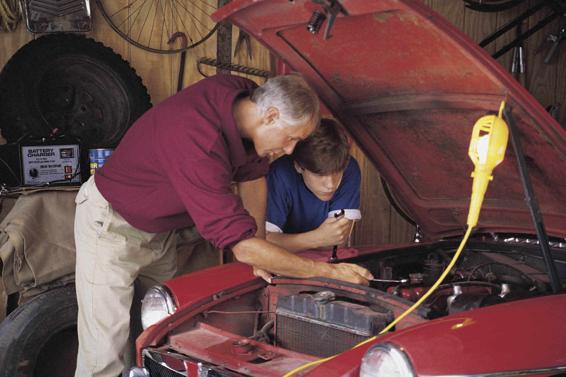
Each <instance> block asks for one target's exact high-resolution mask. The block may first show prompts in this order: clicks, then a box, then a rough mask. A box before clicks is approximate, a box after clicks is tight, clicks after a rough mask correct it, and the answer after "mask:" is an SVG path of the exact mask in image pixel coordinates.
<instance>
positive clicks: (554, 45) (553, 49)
mask: <svg viewBox="0 0 566 377" xmlns="http://www.w3.org/2000/svg"><path fill="white" fill-rule="evenodd" d="M564 38H566V13H564V14H563V15H562V17H561V19H560V26H559V28H558V32H557V33H554V34H549V35H548V36H547V37H546V42H547V43H550V44H551V45H550V49H549V50H548V53H547V54H546V57H545V58H544V64H549V63H550V62H551V61H552V59H553V57H554V56H555V55H558V48H559V47H560V42H562V40H563V39H564Z"/></svg>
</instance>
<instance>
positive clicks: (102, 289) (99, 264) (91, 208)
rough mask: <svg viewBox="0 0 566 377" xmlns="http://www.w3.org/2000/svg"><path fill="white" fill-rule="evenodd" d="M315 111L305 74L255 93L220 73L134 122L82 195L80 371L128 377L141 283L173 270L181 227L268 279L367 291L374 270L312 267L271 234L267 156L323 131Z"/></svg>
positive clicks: (248, 84)
mask: <svg viewBox="0 0 566 377" xmlns="http://www.w3.org/2000/svg"><path fill="white" fill-rule="evenodd" d="M318 106H319V105H318V100H317V98H316V95H315V94H314V92H313V91H312V90H311V89H310V88H309V87H308V86H307V84H306V83H305V82H304V80H302V79H301V78H300V77H298V76H281V77H276V78H274V79H271V80H269V81H267V82H266V83H265V84H264V85H262V86H261V87H259V88H256V85H255V84H254V83H253V82H252V81H250V80H247V79H244V78H240V77H235V76H215V77H211V78H208V79H205V80H202V81H200V82H198V83H197V84H195V85H192V86H190V87H188V88H187V89H185V90H183V91H181V92H179V93H177V94H176V95H174V96H173V97H171V98H169V99H167V100H165V101H164V102H162V103H160V104H159V105H157V106H155V107H154V108H152V109H151V110H149V111H148V112H147V113H145V114H144V115H143V116H142V117H141V118H140V119H139V120H137V121H136V122H135V124H134V125H132V127H131V128H130V129H129V130H128V132H127V134H126V135H125V136H124V138H123V139H122V141H121V143H120V145H119V146H118V148H117V149H116V150H115V151H114V153H113V154H112V156H111V157H110V158H109V160H108V161H107V162H106V163H105V165H104V167H103V168H102V169H101V170H99V171H98V172H97V173H96V175H95V177H91V179H90V180H89V181H88V182H86V183H85V184H84V185H83V186H82V187H81V190H80V191H79V193H78V195H77V198H76V203H77V210H76V218H75V242H76V246H77V267H76V288H77V300H78V304H79V316H78V322H77V327H78V335H79V353H78V357H77V369H76V372H75V376H77V377H79V376H80V377H88V376H97V377H99V376H105V377H116V376H117V375H118V374H119V373H120V372H121V370H122V369H123V367H124V352H125V350H126V344H127V338H128V332H129V322H130V319H129V318H130V317H129V310H130V306H131V304H132V296H133V292H134V290H133V283H134V280H135V279H136V277H138V275H144V276H146V277H149V278H152V279H153V280H155V281H162V280H165V279H168V278H171V277H172V276H173V275H174V273H175V269H176V266H175V260H176V255H175V254H176V253H175V251H176V250H175V241H174V237H173V231H174V230H175V229H178V228H183V227H188V226H192V225H194V226H195V227H196V229H197V230H198V232H199V233H200V234H201V235H202V237H203V238H205V239H207V240H209V241H211V242H212V243H213V244H214V245H215V246H216V247H217V248H221V249H222V248H231V249H232V251H233V253H234V256H235V258H236V259H237V260H238V261H241V262H244V263H247V264H250V265H252V266H253V267H254V270H255V271H256V273H257V274H258V275H260V276H262V277H264V278H268V276H269V275H268V273H277V274H282V275H288V276H295V277H311V276H322V277H330V278H335V279H341V280H345V281H350V282H354V283H361V284H367V279H369V278H371V274H370V273H369V272H368V271H367V270H365V269H363V268H361V267H359V266H356V265H350V264H344V263H343V264H335V265H330V264H326V263H319V262H314V261H312V260H308V259H304V258H300V257H298V256H295V255H293V254H291V253H290V252H288V251H287V250H285V249H283V248H281V247H279V246H276V245H274V244H271V243H269V242H267V241H266V240H265V239H264V235H265V231H264V224H265V207H266V196H267V184H266V181H265V178H264V175H265V174H266V173H267V169H268V167H267V162H266V157H272V158H273V157H276V156H279V155H282V154H290V153H292V151H293V148H294V147H295V145H296V143H297V142H298V141H299V140H302V139H305V138H306V137H307V136H308V135H309V134H310V133H311V132H312V131H313V130H314V129H315V128H316V126H317V123H318V121H319V118H318ZM93 178H95V179H93ZM234 181H235V182H237V183H238V191H239V193H240V197H241V199H240V197H238V196H237V195H235V194H234V193H233V191H232V182H234ZM258 198H259V200H258ZM256 224H259V226H257V225H256Z"/></svg>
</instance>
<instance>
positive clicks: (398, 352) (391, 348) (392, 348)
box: [360, 342, 417, 377]
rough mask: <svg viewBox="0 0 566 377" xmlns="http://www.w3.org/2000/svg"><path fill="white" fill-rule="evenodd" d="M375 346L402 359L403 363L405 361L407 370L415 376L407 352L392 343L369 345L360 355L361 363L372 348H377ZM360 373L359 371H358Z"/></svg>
mask: <svg viewBox="0 0 566 377" xmlns="http://www.w3.org/2000/svg"><path fill="white" fill-rule="evenodd" d="M377 348H381V349H383V350H385V351H387V352H388V353H389V354H390V355H391V356H393V357H397V358H400V359H402V360H403V363H405V366H406V367H407V370H408V371H409V373H410V374H411V376H413V377H416V376H417V374H416V373H415V368H414V367H413V364H412V363H411V360H410V359H409V356H407V354H406V353H405V350H404V349H403V348H401V347H398V346H396V345H394V344H392V343H388V342H385V343H377V344H375V345H373V346H371V347H370V348H369V349H368V350H367V351H366V352H365V353H364V356H363V357H362V364H363V362H364V359H365V357H366V356H367V355H368V354H369V353H370V352H371V351H373V350H375V349H377ZM360 372H361V365H360ZM360 374H361V373H360Z"/></svg>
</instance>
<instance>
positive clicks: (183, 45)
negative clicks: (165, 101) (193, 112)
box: [167, 31, 189, 92]
mask: <svg viewBox="0 0 566 377" xmlns="http://www.w3.org/2000/svg"><path fill="white" fill-rule="evenodd" d="M177 39H181V49H182V50H181V57H180V58H179V59H180V60H179V75H178V76H177V92H178V91H180V90H181V89H183V79H184V77H185V61H186V60H187V46H188V44H189V40H188V38H187V35H186V34H185V33H183V32H182V31H178V32H176V33H173V35H171V37H170V38H169V40H168V41H167V44H169V45H172V44H173V43H175V41H176V40H177Z"/></svg>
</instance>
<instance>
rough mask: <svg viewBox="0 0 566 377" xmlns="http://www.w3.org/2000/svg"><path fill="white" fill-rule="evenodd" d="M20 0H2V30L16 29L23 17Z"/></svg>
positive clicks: (0, 23)
mask: <svg viewBox="0 0 566 377" xmlns="http://www.w3.org/2000/svg"><path fill="white" fill-rule="evenodd" d="M21 16H22V14H21V12H20V7H19V5H18V0H0V31H14V30H16V27H17V26H18V22H20V19H21Z"/></svg>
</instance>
